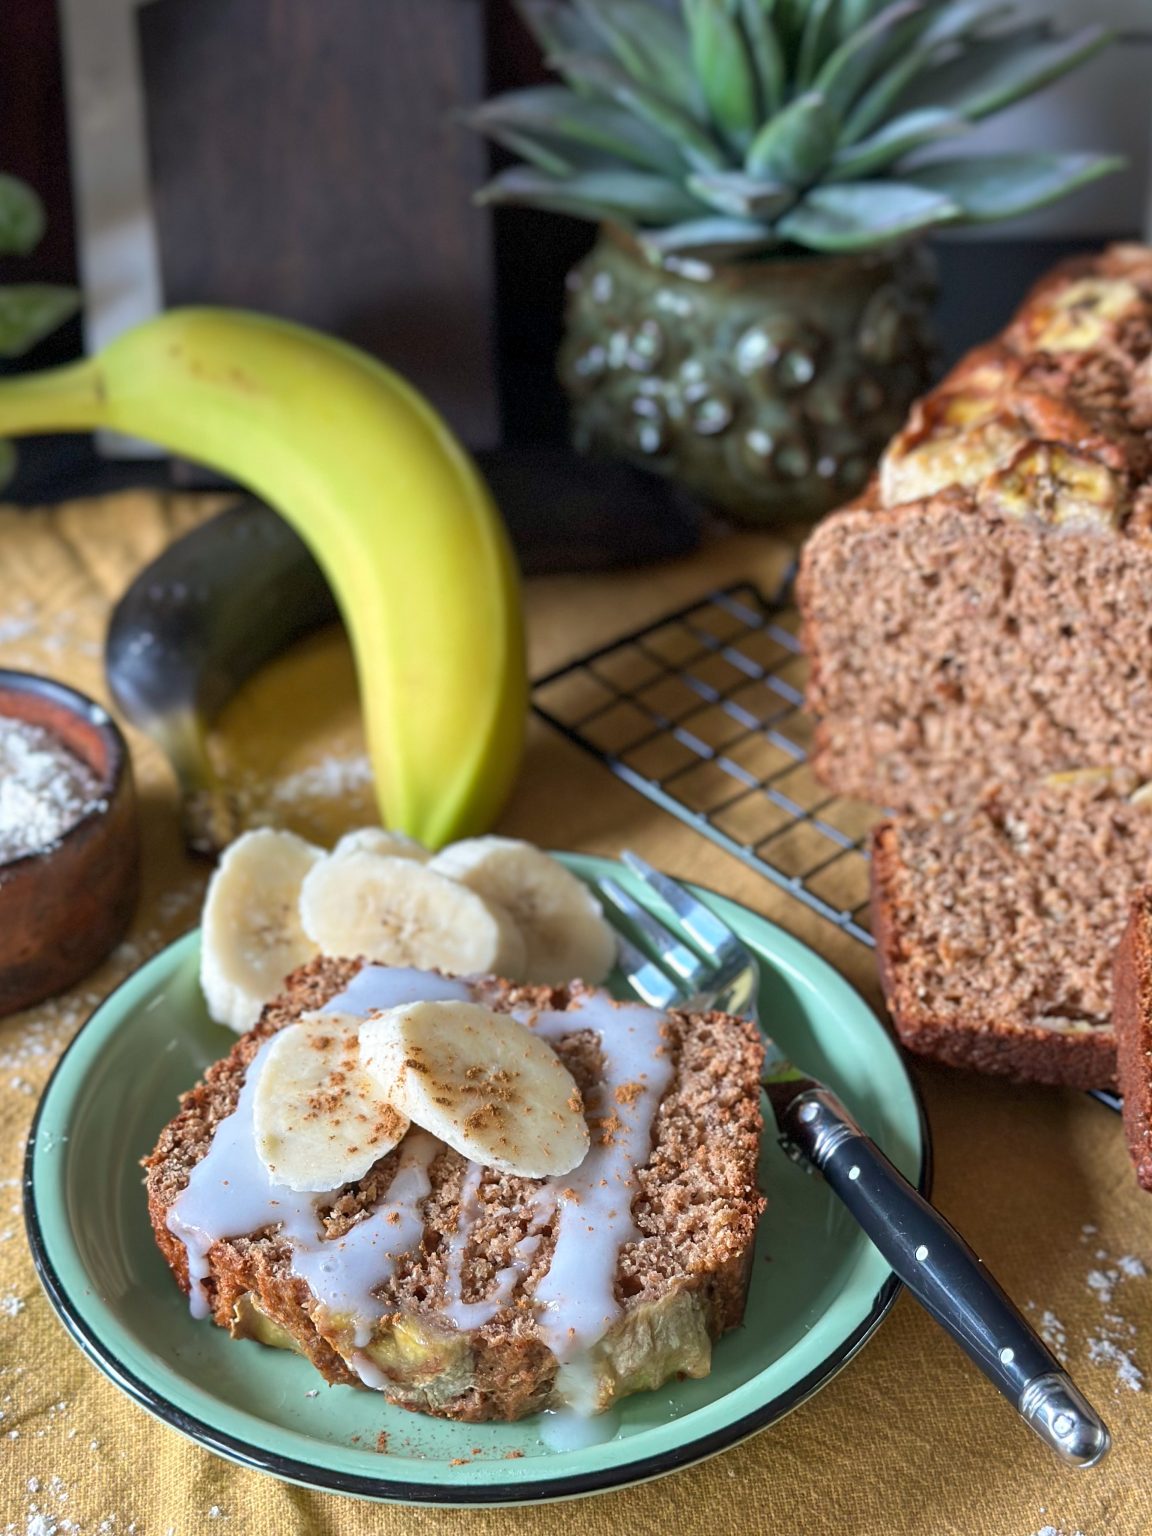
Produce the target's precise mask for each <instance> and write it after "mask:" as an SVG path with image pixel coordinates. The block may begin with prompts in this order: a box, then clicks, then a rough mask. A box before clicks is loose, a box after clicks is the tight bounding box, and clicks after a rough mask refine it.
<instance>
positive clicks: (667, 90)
mask: <svg viewBox="0 0 1152 1536" xmlns="http://www.w3.org/2000/svg"><path fill="white" fill-rule="evenodd" d="M575 4H576V5H577V7H578V8H579V10H580V12H581V14H582V15H583V17H584V18H585V20H586V21H587V23H588V25H589V26H590V27H591V28H592V29H593V30H594V31H596V32H597V33H598V34H599V35H600V37H601V39H602V40H603V42H604V45H605V47H606V48H607V49H608V51H609V52H610V53H611V54H612V55H613V57H614V58H615V59H616V61H617V63H618V64H620V65H621V67H622V68H624V69H625V70H627V72H628V73H629V74H630V75H631V76H632V78H633V79H634V80H639V81H640V82H641V83H642V84H643V85H646V86H648V87H649V88H650V89H651V90H654V91H657V92H659V93H660V94H661V95H663V96H667V97H669V98H670V99H671V100H672V101H674V102H676V104H677V105H678V106H680V107H683V108H684V109H685V110H686V111H688V112H697V111H699V110H700V108H701V106H702V102H701V97H700V87H699V83H698V81H697V79H696V75H695V72H694V71H693V67H692V59H691V56H690V54H689V51H688V42H687V39H686V38H685V36H684V29H683V28H682V27H680V26H678V25H677V23H676V19H675V17H674V16H673V15H672V14H671V13H670V12H668V11H664V10H662V9H661V8H660V7H659V6H654V5H652V4H651V0H575Z"/></svg>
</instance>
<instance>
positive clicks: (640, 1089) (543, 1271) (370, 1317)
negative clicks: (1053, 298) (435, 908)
mask: <svg viewBox="0 0 1152 1536" xmlns="http://www.w3.org/2000/svg"><path fill="white" fill-rule="evenodd" d="M398 974H400V973H396V972H393V973H389V972H387V971H386V970H385V969H384V968H380V967H370V966H369V967H363V968H362V967H361V963H360V962H358V961H342V960H341V961H337V960H331V959H319V960H314V961H312V962H310V963H309V964H308V965H306V966H304V967H302V968H301V969H300V970H299V971H296V972H295V973H294V974H293V975H292V976H291V977H290V978H289V979H288V982H287V983H286V991H285V992H284V994H283V996H282V997H280V998H279V999H277V1000H276V1001H275V1002H274V1003H272V1004H270V1005H269V1006H268V1007H267V1008H266V1009H265V1010H264V1013H263V1015H262V1017H261V1019H260V1022H259V1023H258V1024H257V1026H256V1028H255V1029H253V1030H252V1031H251V1032H250V1033H249V1034H247V1035H244V1036H243V1037H242V1038H241V1039H240V1040H239V1041H238V1042H237V1044H236V1045H235V1047H234V1048H233V1050H232V1051H231V1053H230V1054H229V1055H228V1056H226V1057H225V1058H224V1059H223V1060H222V1061H219V1062H217V1063H216V1064H215V1065H214V1066H212V1067H210V1068H209V1069H208V1071H207V1073H206V1074H205V1076H204V1079H203V1081H202V1082H201V1083H199V1084H198V1085H197V1086H196V1087H195V1088H193V1089H192V1090H191V1092H190V1093H188V1094H186V1095H185V1097H184V1099H183V1101H182V1104H181V1108H180V1112H179V1114H178V1115H177V1116H176V1118H175V1119H174V1120H173V1121H172V1122H171V1123H170V1124H169V1125H168V1126H167V1127H166V1128H165V1130H164V1131H163V1133H162V1134H161V1136H160V1140H159V1142H158V1144H157V1146H156V1149H155V1151H154V1152H153V1153H152V1154H151V1156H150V1157H149V1158H147V1159H146V1163H145V1166H146V1167H147V1169H148V1174H147V1192H148V1205H149V1211H150V1215H151V1219H152V1225H153V1228H154V1230H155V1234H156V1240H157V1242H158V1244H159V1246H160V1249H161V1251H162V1253H163V1255H164V1257H165V1259H166V1260H167V1262H168V1265H169V1267H170V1268H171V1270H172V1272H173V1274H174V1275H175V1276H176V1279H177V1281H178V1282H179V1284H180V1285H181V1287H182V1288H183V1289H184V1290H185V1292H187V1293H189V1295H190V1298H191V1300H192V1303H193V1310H194V1312H197V1313H199V1314H200V1315H210V1316H211V1318H212V1320H213V1321H214V1322H215V1323H216V1324H217V1325H218V1326H220V1327H222V1328H227V1329H229V1330H230V1331H231V1332H232V1333H233V1335H236V1336H240V1337H256V1338H259V1339H261V1340H262V1341H263V1342H265V1343H269V1344H276V1345H280V1346H283V1347H287V1348H291V1349H295V1350H297V1351H299V1352H300V1353H301V1354H303V1355H305V1356H307V1358H308V1359H309V1360H311V1362H312V1363H313V1364H314V1365H315V1366H316V1368H317V1369H318V1370H319V1371H320V1372H321V1373H322V1374H323V1375H324V1376H325V1377H326V1378H327V1380H328V1381H330V1382H340V1383H347V1384H350V1385H353V1386H370V1387H374V1388H377V1389H379V1390H380V1391H382V1392H383V1393H384V1394H385V1396H386V1397H387V1398H388V1399H389V1400H390V1401H392V1402H394V1403H398V1404H400V1405H402V1406H404V1407H407V1408H413V1409H417V1410H419V1411H422V1412H425V1413H431V1414H436V1415H440V1416H443V1417H446V1418H453V1419H462V1420H484V1419H506V1420H511V1419H518V1418H521V1417H523V1416H524V1415H526V1414H530V1413H533V1412H535V1411H537V1410H539V1409H541V1408H545V1407H554V1406H560V1405H563V1404H570V1405H574V1406H576V1407H578V1408H579V1409H580V1410H581V1411H585V1412H598V1411H600V1410H602V1409H603V1408H605V1407H607V1406H608V1405H609V1403H611V1402H612V1401H613V1400H614V1399H616V1398H618V1397H621V1396H624V1395H625V1394H627V1393H630V1392H636V1391H640V1390H647V1389H651V1388H655V1387H657V1386H659V1385H660V1384H661V1383H662V1382H663V1381H665V1380H667V1379H668V1378H669V1377H671V1376H674V1375H687V1376H703V1375H706V1374H707V1373H708V1370H709V1368H710V1363H711V1345H712V1341H713V1340H714V1339H716V1338H717V1337H719V1335H720V1334H722V1333H723V1332H724V1331H725V1330H727V1329H729V1328H733V1327H735V1326H736V1325H737V1324H738V1323H739V1322H740V1320H741V1318H742V1316H743V1311H744V1301H745V1293H746V1288H747V1280H748V1275H749V1267H750V1264H751V1258H752V1248H753V1242H754V1238H755V1231H756V1223H757V1220H758V1217H759V1215H760V1212H761V1209H762V1207H763V1203H764V1202H763V1200H762V1198H761V1196H760V1193H759V1191H758V1189H757V1185H756V1169H757V1158H758V1152H759V1143H760V1132H761V1119H760V1109H759V1075H760V1070H761V1065H762V1060H763V1050H762V1046H761V1043H760V1038H759V1035H758V1032H757V1030H756V1028H755V1026H754V1025H752V1024H750V1023H748V1022H747V1021H745V1020H740V1019H736V1018H732V1017H729V1016H727V1015H723V1014H707V1015H688V1014H682V1013H675V1012H672V1013H668V1014H666V1015H661V1014H656V1013H652V1012H651V1011H650V1010H647V1009H640V1008H639V1007H630V1006H629V1007H624V1006H622V1005H620V1004H615V1003H613V1002H612V1001H611V1000H610V999H608V997H607V996H606V994H604V993H599V992H593V991H590V990H588V989H585V988H583V987H582V986H580V984H573V985H572V986H571V987H570V988H559V989H556V988H550V987H523V986H520V987H518V986H515V985H514V984H512V983H509V982H505V981H500V980H494V979H490V980H487V981H480V982H472V983H467V984H466V983H461V982H455V981H452V980H450V979H448V978H444V977H438V976H435V975H433V974H431V973H428V974H427V975H424V976H423V978H422V979H423V981H424V983H426V984H427V985H428V986H429V988H430V989H431V996H432V997H433V998H435V997H441V996H442V997H448V996H452V995H459V996H460V997H462V998H466V997H469V996H471V997H472V998H473V999H475V1000H477V1001H481V1002H483V1003H485V1004H486V1005H487V1006H488V1007H491V1008H494V1009H497V1010H499V1011H503V1012H513V1011H515V1012H516V1013H517V1016H518V1017H520V1018H521V1019H522V1020H523V1021H524V1022H526V1023H528V1024H529V1025H530V1026H531V1027H533V1028H534V1029H537V1030H539V1031H540V1032H541V1033H543V1034H544V1037H545V1038H546V1039H548V1040H549V1042H550V1043H551V1044H552V1045H553V1046H554V1049H555V1050H556V1051H557V1053H558V1055H559V1056H560V1058H561V1060H562V1061H563V1063H564V1065H565V1066H566V1067H567V1068H568V1070H569V1071H570V1072H571V1074H572V1076H573V1077H574V1078H575V1079H576V1082H577V1084H578V1086H579V1088H580V1090H581V1093H582V1095H583V1099H584V1105H585V1110H586V1113H587V1116H588V1123H589V1129H590V1132H591V1139H592V1149H591V1151H590V1152H589V1154H588V1156H587V1157H586V1158H585V1161H584V1162H583V1163H582V1164H581V1165H580V1167H578V1168H577V1169H575V1170H573V1172H572V1173H570V1174H567V1175H565V1176H563V1177H562V1178H559V1179H556V1180H553V1181H548V1180H541V1179H528V1178H519V1177H513V1176H511V1175H507V1174H501V1173H498V1172H495V1171H494V1170H492V1169H488V1168H480V1167H479V1166H478V1165H477V1164H475V1163H471V1162H469V1161H468V1160H466V1159H465V1158H464V1157H462V1156H461V1155H460V1154H459V1153H458V1152H456V1151H453V1150H451V1149H450V1148H448V1147H447V1146H445V1145H444V1144H443V1143H442V1142H439V1141H436V1140H435V1138H433V1137H431V1136H429V1135H428V1133H427V1132H425V1131H422V1130H419V1129H418V1128H416V1127H415V1126H414V1127H413V1128H412V1129H411V1130H410V1131H409V1132H408V1134H407V1136H406V1137H405V1138H404V1140H403V1141H401V1142H400V1144H399V1145H398V1146H397V1147H396V1148H395V1149H394V1150H393V1151H391V1152H389V1153H387V1155H386V1156H384V1157H383V1158H382V1159H380V1160H379V1161H378V1162H377V1163H376V1164H375V1165H374V1166H373V1167H372V1168H371V1169H370V1170H369V1172H368V1173H367V1174H366V1175H365V1176H364V1177H363V1178H362V1179H360V1180H358V1181H357V1182H355V1183H352V1184H348V1185H346V1186H345V1187H343V1188H342V1189H340V1190H337V1191H334V1192H332V1193H331V1194H328V1195H324V1196H320V1197H316V1196H307V1197H303V1196H297V1195H293V1194H292V1193H291V1192H290V1191H286V1190H284V1189H281V1188H280V1187H279V1186H270V1185H269V1176H268V1174H267V1173H266V1171H265V1170H264V1168H263V1165H261V1164H259V1163H256V1164H255V1166H253V1165H252V1158H253V1155H254V1154H253V1153H252V1152H251V1144H252V1141H253V1137H252V1134H251V1113H252V1111H251V1105H250V1102H249V1099H250V1092H251V1088H252V1085H253V1084H254V1083H255V1081H256V1079H257V1077H258V1073H259V1070H260V1060H261V1056H260V1053H261V1050H262V1047H264V1046H265V1045H266V1044H267V1043H268V1042H269V1040H270V1038H271V1037H272V1036H273V1035H274V1034H275V1033H276V1032H277V1031H278V1030H280V1029H282V1028H284V1027H285V1026H286V1025H289V1024H291V1023H293V1022H294V1021H295V1020H297V1019H298V1018H300V1017H301V1015H303V1014H305V1013H309V1012H311V1011H313V1010H317V1009H321V1008H323V1007H325V1005H328V1004H333V1005H334V1006H339V1007H340V1008H342V1009H343V1010H344V1011H346V1012H352V1013H354V1014H361V1015H365V1014H367V1013H370V1012H372V1011H373V1010H374V1009H376V1008H380V1007H384V1006H388V1004H387V1002H386V1001H382V1000H381V998H380V997H379V996H377V997H375V998H374V997H373V995H372V989H373V988H374V987H378V986H381V985H383V986H384V987H385V988H386V987H387V985H388V977H389V975H391V976H396V975H398ZM404 974H405V975H406V976H408V977H412V976H418V977H419V976H421V975H422V973H413V972H407V973H404ZM381 978H383V980H381ZM365 988H367V989H368V990H364V989H365ZM357 989H359V990H357ZM421 995H423V994H421ZM412 1000H413V999H412V998H411V997H405V998H404V999H402V1001H404V1002H410V1001H412ZM628 1034H631V1035H633V1036H634V1037H635V1041H634V1044H633V1046H632V1054H631V1057H630V1058H629V1055H628V1051H627V1049H626V1048H625V1047H624V1046H622V1045H621V1044H620V1040H621V1039H622V1038H623V1036H624V1035H628ZM636 1042H638V1044H637V1043H636ZM637 1051H639V1054H637ZM622 1053H623V1054H622ZM246 1085H248V1087H249V1093H247V1094H246ZM646 1098H647V1099H648V1100H649V1101H650V1102H649V1103H648V1107H647V1108H646V1109H645V1108H644V1101H645V1099H646ZM641 1111H643V1113H642V1114H641ZM637 1115H640V1119H639V1120H637ZM633 1121H635V1122H636V1123H633ZM637 1148H638V1149H640V1151H639V1155H637V1156H635V1157H634V1156H633V1151H634V1149H637ZM621 1156H623V1161H621ZM597 1157H599V1158H600V1159H601V1162H600V1164H598V1163H597V1161H596V1159H597ZM614 1157H615V1159H616V1163H617V1165H618V1166H616V1171H615V1172H613V1158H614ZM213 1164H214V1166H213ZM601 1165H602V1166H601ZM597 1175H602V1176H597ZM245 1180H247V1181H248V1182H249V1184H250V1185H252V1186H253V1188H252V1189H250V1190H249V1191H248V1192H247V1193H245V1191H244V1190H243V1189H240V1190H239V1194H238V1193H237V1186H242V1185H243V1184H244V1182H245ZM257 1184H261V1185H262V1190H263V1192H262V1193H259V1194H258V1196H257V1197H256V1198H255V1203H254V1204H253V1198H254V1187H255V1185H257ZM223 1186H228V1189H227V1194H228V1197H229V1198H238V1200H239V1205H238V1206H233V1207H230V1208H229V1210H228V1211H222V1210H217V1209H216V1207H215V1206H214V1205H213V1204H212V1203H211V1200H209V1202H208V1205H207V1207H206V1203H205V1194H206V1189H207V1194H208V1195H209V1196H211V1195H212V1189H213V1188H215V1189H216V1197H217V1198H218V1197H220V1192H221V1189H222V1188H223ZM617 1187H619V1195H620V1198H619V1199H618V1200H617V1199H612V1198H611V1196H612V1191H613V1189H615V1188H617ZM270 1188H271V1197H270V1196H269V1189H270ZM190 1190H191V1191H193V1193H195V1195H196V1209H195V1210H192V1209H190V1208H188V1207H187V1199H188V1192H189V1191H190ZM182 1203H183V1208H182ZM206 1208H208V1209H209V1210H210V1211H211V1219H210V1220H208V1221H205V1218H204V1215H203V1212H204V1210H205V1209H206ZM254 1210H255V1211H257V1212H258V1213H259V1214H257V1215H255V1216H254V1215H253V1214H252V1213H253V1211H254ZM246 1223H247V1225H246ZM206 1229H207V1230H206ZM301 1233H303V1234H304V1236H303V1237H301V1235H300V1234H301Z"/></svg>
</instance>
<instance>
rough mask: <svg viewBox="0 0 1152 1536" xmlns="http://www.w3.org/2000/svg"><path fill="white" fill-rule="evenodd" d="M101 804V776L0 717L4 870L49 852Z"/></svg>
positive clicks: (40, 734) (49, 737)
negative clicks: (14, 860) (15, 861)
mask: <svg viewBox="0 0 1152 1536" xmlns="http://www.w3.org/2000/svg"><path fill="white" fill-rule="evenodd" d="M99 804H100V783H99V780H98V779H97V778H96V775H95V774H94V773H93V772H92V770H91V769H90V768H89V767H88V766H87V764H86V763H82V762H81V761H80V759H79V758H78V757H77V756H76V754H75V753H74V752H70V751H69V750H68V748H67V747H66V746H65V745H64V743H63V742H62V741H60V739H59V738H58V737H56V736H53V734H52V733H51V731H46V730H44V729H43V728H42V727H41V726H38V725H29V724H28V723H27V722H26V721H24V720H17V719H14V718H13V717H12V716H10V715H0V864H9V863H11V861H12V860H13V859H19V858H23V856H24V855H25V854H28V853H37V852H39V851H40V850H41V849H44V848H50V847H51V846H52V845H53V844H54V843H57V842H59V840H60V838H62V837H63V836H64V834H65V832H67V831H68V830H69V828H71V827H74V826H75V825H76V823H77V822H78V821H79V820H80V819H81V817H83V816H85V815H86V814H87V813H88V812H89V811H90V810H93V809H95V808H96V807H97V806H98V805H99Z"/></svg>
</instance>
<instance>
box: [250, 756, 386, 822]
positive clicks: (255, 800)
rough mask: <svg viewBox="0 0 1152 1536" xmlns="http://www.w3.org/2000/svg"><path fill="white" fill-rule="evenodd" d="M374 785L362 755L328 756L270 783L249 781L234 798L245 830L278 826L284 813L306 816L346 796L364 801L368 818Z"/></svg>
mask: <svg viewBox="0 0 1152 1536" xmlns="http://www.w3.org/2000/svg"><path fill="white" fill-rule="evenodd" d="M373 783H374V779H373V774H372V764H371V761H370V760H369V758H368V757H367V756H366V755H365V754H364V753H362V752H361V753H357V754H355V755H353V756H351V757H337V756H335V755H332V754H329V755H328V756H327V757H323V758H321V759H320V761H319V762H318V763H312V764H310V765H309V766H308V767H307V768H301V769H299V770H298V771H297V772H296V773H290V774H288V775H287V776H286V777H284V778H282V779H276V780H275V781H274V782H272V783H269V782H268V781H267V780H265V779H259V780H257V779H248V780H246V781H244V782H243V783H241V784H238V785H236V786H235V787H234V789H233V797H234V799H235V801H236V805H237V809H238V811H239V814H240V820H241V822H242V823H243V825H244V827H245V828H246V829H251V828H256V827H279V826H282V825H283V824H284V818H285V815H286V814H294V815H295V816H296V817H299V816H300V815H301V814H304V815H307V813H308V811H309V810H310V809H313V808H315V807H318V806H331V805H333V804H340V803H341V802H347V801H348V799H349V797H351V798H352V799H353V800H355V799H356V798H357V797H359V798H361V799H363V800H364V802H365V807H364V815H365V818H366V819H371V814H372V812H371V807H370V804H369V801H370V797H371V791H372V785H373Z"/></svg>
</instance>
